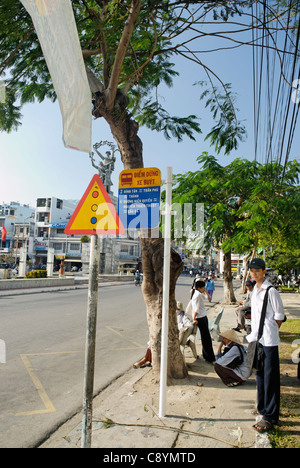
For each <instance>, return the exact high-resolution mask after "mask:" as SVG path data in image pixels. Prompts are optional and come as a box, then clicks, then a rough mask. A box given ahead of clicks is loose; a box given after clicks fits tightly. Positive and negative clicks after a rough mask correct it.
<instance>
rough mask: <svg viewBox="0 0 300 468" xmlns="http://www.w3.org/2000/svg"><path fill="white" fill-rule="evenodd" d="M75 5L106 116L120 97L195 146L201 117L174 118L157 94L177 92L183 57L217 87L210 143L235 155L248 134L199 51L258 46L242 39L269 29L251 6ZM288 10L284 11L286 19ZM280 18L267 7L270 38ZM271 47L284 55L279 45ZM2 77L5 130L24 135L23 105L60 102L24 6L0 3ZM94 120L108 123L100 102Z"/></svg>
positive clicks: (211, 96)
mask: <svg viewBox="0 0 300 468" xmlns="http://www.w3.org/2000/svg"><path fill="white" fill-rule="evenodd" d="M71 1H72V6H73V10H74V14H75V19H76V24H77V29H78V34H79V39H80V43H81V47H82V53H83V57H84V59H85V63H86V65H87V67H88V69H89V70H90V72H91V74H92V75H93V77H94V78H95V79H94V80H92V75H91V74H90V76H89V78H90V80H91V82H92V81H93V84H94V86H92V88H93V92H94V93H97V92H98V93H104V95H105V110H110V111H111V110H112V109H113V106H114V104H115V102H116V100H117V98H118V96H120V95H121V96H123V98H124V97H125V98H124V99H123V107H122V108H124V107H125V108H126V109H127V110H128V112H130V115H131V116H133V118H134V120H135V121H136V122H137V123H138V124H139V125H145V126H147V127H148V128H150V129H151V130H156V131H159V132H163V133H164V135H165V136H166V138H171V137H175V138H177V139H178V140H179V141H180V140H182V138H183V137H184V136H188V137H189V138H192V139H195V135H196V134H197V133H199V132H200V131H201V128H200V124H199V120H198V117H197V116H196V115H195V114H191V115H188V116H180V115H179V116H176V115H175V116H174V115H170V114H169V112H168V110H167V109H166V108H165V103H164V102H162V101H161V100H160V98H159V93H158V88H159V86H160V85H161V84H162V83H163V84H165V85H167V86H169V87H171V86H172V84H173V80H174V78H175V77H177V76H178V74H179V72H178V70H176V67H175V63H174V59H175V58H176V57H178V56H181V57H184V58H186V59H187V60H191V61H193V62H196V63H198V64H199V66H200V67H201V68H202V70H203V71H204V75H205V76H206V78H207V80H206V81H207V83H208V85H210V86H211V88H210V90H209V91H208V90H207V89H206V90H204V92H203V93H202V98H203V99H206V100H207V101H206V105H207V106H208V107H209V108H210V110H211V111H212V113H213V115H214V117H215V118H216V119H217V123H216V125H215V126H214V127H213V128H212V130H211V132H210V133H209V135H208V138H209V139H210V140H211V142H212V143H213V144H214V145H215V149H216V151H220V150H221V148H224V150H225V153H229V152H230V151H231V150H232V149H233V148H237V146H238V143H239V141H241V140H242V139H243V138H244V136H245V128H244V126H243V125H242V123H241V122H240V121H239V120H238V118H237V114H236V109H235V105H234V96H233V94H232V92H231V89H230V86H229V85H228V84H224V83H223V82H222V79H221V78H220V77H217V76H216V75H215V73H214V71H213V70H211V69H210V68H209V67H208V66H207V65H206V64H205V52H207V51H205V50H200V49H201V45H200V44H201V40H202V39H204V38H206V37H208V36H209V37H212V38H218V39H221V40H223V41H224V48H232V47H240V46H241V45H243V44H245V43H246V44H252V43H253V41H251V40H250V35H249V37H248V39H249V40H245V39H242V38H243V37H244V36H243V35H244V34H250V33H249V31H250V30H251V29H252V28H256V29H257V31H258V34H259V32H260V31H263V30H264V27H265V26H266V25H265V24H264V23H263V24H262V21H261V19H260V17H257V18H256V16H255V12H254V11H253V8H252V7H253V2H252V1H235V2H225V1H223V0H222V1H218V2H214V1H212V2H209V1H188V0H186V1H180V0H160V1H157V0H106V1H105V0H71ZM258 3H260V2H258ZM262 3H263V2H262ZM278 8H279V4H278V5H277V9H278ZM285 10H286V8H285V5H283V4H280V14H281V15H282V18H285V17H286V15H287V11H285ZM257 14H258V13H257ZM278 15H279V13H278V11H277V10H276V6H275V5H274V7H273V9H272V8H271V7H268V19H267V21H266V23H267V25H268V31H269V33H270V34H272V33H273V32H274V31H275V29H278V26H277V25H276V28H275V25H274V26H273V20H274V19H277V18H278ZM241 18H243V21H242V19H241ZM254 21H255V23H256V24H255V23H254ZM283 23H284V22H283ZM211 24H213V27H212V26H211ZM288 27H289V24H288V23H287V24H286V28H288ZM282 28H283V29H284V26H282ZM235 36H237V37H235ZM228 43H230V44H229V45H228ZM254 43H255V44H254V45H258V44H256V41H255V40H254ZM270 47H271V48H272V47H273V48H275V49H278V48H277V47H276V44H275V45H274V44H272V45H271V46H270ZM0 77H1V79H4V81H5V84H6V89H7V100H6V102H5V103H4V104H2V105H0V129H1V130H4V131H12V130H16V129H17V128H18V126H19V125H20V124H21V121H22V115H21V109H22V106H23V105H24V104H26V103H28V102H35V101H37V102H42V101H43V100H44V99H46V98H48V99H51V100H52V101H54V100H55V99H56V95H55V91H54V89H53V86H52V82H51V77H50V75H49V72H48V69H47V66H46V63H45V60H44V57H43V54H42V50H41V47H40V44H39V41H38V38H37V35H36V33H35V30H34V27H33V24H32V21H31V18H30V16H29V15H28V13H27V12H26V10H25V8H24V7H23V6H22V4H21V2H20V1H19V0H1V4H0ZM95 83H96V85H95ZM202 85H203V82H202ZM94 115H95V117H100V116H103V117H104V118H105V117H107V114H106V113H105V112H104V110H103V108H101V109H100V104H99V100H98V101H97V100H96V102H95V110H94ZM109 124H110V125H111V122H109Z"/></svg>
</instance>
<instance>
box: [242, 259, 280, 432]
mask: <svg viewBox="0 0 300 468" xmlns="http://www.w3.org/2000/svg"><path fill="white" fill-rule="evenodd" d="M249 268H250V274H251V277H252V279H254V280H255V281H256V285H255V286H254V289H253V293H252V296H251V325H252V330H251V333H250V335H248V336H247V340H248V342H249V343H251V342H254V341H256V340H257V338H258V331H259V324H260V317H261V312H262V306H263V301H264V297H265V294H266V291H267V289H268V288H269V287H270V286H272V285H271V284H270V283H269V282H268V281H266V280H265V274H266V265H265V262H264V260H262V259H261V258H254V259H253V260H252V261H251V262H250V265H249ZM283 321H284V310H283V304H282V300H281V297H280V295H279V293H278V292H277V291H276V289H275V288H274V287H271V288H270V289H269V298H268V304H267V309H266V317H265V322H264V327H263V334H262V337H261V339H260V341H259V343H260V344H261V345H262V348H263V356H264V366H263V369H262V370H260V371H258V372H257V373H256V385H257V412H258V413H259V414H261V415H262V420H261V421H259V422H258V423H256V424H255V425H254V426H253V427H254V428H255V429H256V430H257V431H258V432H267V431H270V430H271V429H272V427H273V425H274V424H277V423H278V419H279V406H280V369H279V351H278V347H279V343H280V339H279V328H280V326H281V324H282V322H283Z"/></svg>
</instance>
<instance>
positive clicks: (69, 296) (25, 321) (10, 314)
mask: <svg viewBox="0 0 300 468" xmlns="http://www.w3.org/2000/svg"><path fill="white" fill-rule="evenodd" d="M216 286H217V288H216V291H215V295H214V298H213V300H220V299H221V297H222V294H223V288H222V282H221V281H217V283H216ZM190 287H191V279H190V278H187V277H183V276H182V277H180V278H179V280H178V285H177V290H176V294H177V300H180V301H183V303H184V305H185V306H186V305H187V302H188V300H189V293H190ZM86 311H87V289H79V290H72V291H56V292H47V293H35V294H26V295H15V296H5V297H0V339H1V340H3V341H4V342H5V344H6V363H5V364H0V375H1V378H0V447H1V448H25V447H36V446H38V444H39V443H40V442H41V441H43V440H44V439H45V438H46V437H47V436H48V435H49V434H50V433H51V432H52V431H53V430H55V429H56V428H57V427H58V426H59V425H60V424H62V423H63V422H64V421H66V420H67V419H68V418H69V417H71V416H72V415H74V414H75V413H76V412H78V411H81V408H82V391H83V380H84V352H85V339H86ZM147 341H148V328H147V320H146V312H145V305H144V301H143V297H142V293H141V289H140V288H139V287H136V286H134V284H133V283H130V284H118V285H113V286H105V287H99V303H98V321H97V342H96V368H95V385H94V388H95V394H96V393H98V392H99V391H100V390H101V389H102V388H104V387H106V386H107V385H108V384H109V383H110V382H112V381H113V380H114V379H115V378H116V377H117V376H119V375H121V374H123V373H124V372H126V370H128V369H129V368H130V367H131V366H132V364H133V363H134V362H136V361H137V360H138V359H140V358H141V357H143V356H144V354H145V350H146V347H147Z"/></svg>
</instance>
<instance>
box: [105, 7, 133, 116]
mask: <svg viewBox="0 0 300 468" xmlns="http://www.w3.org/2000/svg"><path fill="white" fill-rule="evenodd" d="M140 9H141V0H132V2H131V7H130V12H129V16H128V18H127V21H126V23H125V27H124V30H123V34H122V37H121V40H120V42H119V46H118V50H117V53H116V56H115V61H114V65H113V69H112V73H111V76H110V80H109V85H108V88H107V89H106V91H105V94H106V105H107V108H108V109H112V108H113V105H114V101H115V97H116V94H117V89H118V84H119V77H120V73H121V69H122V65H123V61H124V58H125V54H126V51H127V48H128V45H129V42H130V38H131V36H132V32H133V29H134V26H135V23H136V20H137V18H138V15H139V12H140Z"/></svg>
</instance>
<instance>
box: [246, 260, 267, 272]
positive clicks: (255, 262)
mask: <svg viewBox="0 0 300 468" xmlns="http://www.w3.org/2000/svg"><path fill="white" fill-rule="evenodd" d="M249 268H255V269H256V270H259V269H260V268H262V269H263V270H265V269H266V264H265V261H264V260H263V259H262V258H254V259H253V260H251V262H250V265H249Z"/></svg>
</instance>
